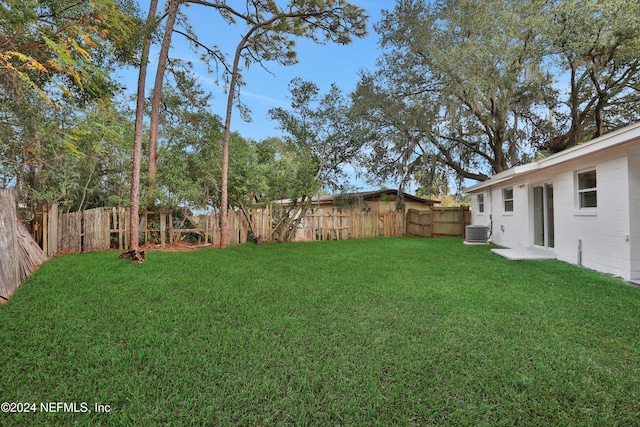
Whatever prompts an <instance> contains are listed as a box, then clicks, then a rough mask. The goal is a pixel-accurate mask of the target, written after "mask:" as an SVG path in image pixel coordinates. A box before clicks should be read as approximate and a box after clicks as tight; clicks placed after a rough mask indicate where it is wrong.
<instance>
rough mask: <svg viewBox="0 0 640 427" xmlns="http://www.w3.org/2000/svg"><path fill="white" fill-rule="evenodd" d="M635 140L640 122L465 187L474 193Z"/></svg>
mask: <svg viewBox="0 0 640 427" xmlns="http://www.w3.org/2000/svg"><path fill="white" fill-rule="evenodd" d="M635 140H640V122H638V123H634V124H631V125H629V126H625V127H623V128H621V129H618V130H615V131H613V132H609V133H607V134H605V135H602V136H600V137H598V138H595V139H592V140H591V141H588V142H585V143H584V144H580V145H576V146H575V147H571V148H567V149H566V150H564V151H561V152H559V153H556V154H553V155H551V156H549V157H545V158H544V159H540V160H536V161H535V162H531V163H528V164H526V165H522V166H515V167H513V168H511V169H507V170H506V171H503V172H500V173H498V174H495V175H494V176H493V177H492V178H491V179H488V180H486V181H483V182H479V183H478V184H475V185H472V186H469V187H466V188H463V189H462V191H464V192H465V193H473V192H475V191H479V190H482V189H484V188H487V187H490V186H492V185H496V184H499V183H501V182H505V181H508V180H511V179H513V178H517V177H520V176H523V175H526V174H529V173H532V172H536V171H539V170H542V169H544V168H548V167H551V166H556V165H559V164H561V163H565V162H568V161H571V160H576V159H579V158H581V157H585V156H588V155H590V154H594V153H598V152H601V151H604V150H607V149H610V148H613V147H617V146H619V145H623V144H627V143H629V142H633V141H635Z"/></svg>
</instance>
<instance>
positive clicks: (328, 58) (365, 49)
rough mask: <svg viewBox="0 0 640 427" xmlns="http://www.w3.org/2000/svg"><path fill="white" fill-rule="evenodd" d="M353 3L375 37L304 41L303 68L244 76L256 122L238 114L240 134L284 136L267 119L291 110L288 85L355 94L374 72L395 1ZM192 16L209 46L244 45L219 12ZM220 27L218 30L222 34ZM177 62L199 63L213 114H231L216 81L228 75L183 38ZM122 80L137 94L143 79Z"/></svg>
mask: <svg viewBox="0 0 640 427" xmlns="http://www.w3.org/2000/svg"><path fill="white" fill-rule="evenodd" d="M229 3H230V5H235V4H236V3H237V4H239V5H242V4H244V2H243V1H231V2H229ZM352 3H353V4H356V5H358V6H360V7H363V8H364V9H366V10H367V14H368V15H369V16H370V19H369V22H368V30H369V35H368V36H367V37H366V38H364V39H354V40H353V42H352V43H351V44H349V45H344V46H343V45H337V44H332V43H330V44H326V45H322V44H316V43H314V42H312V41H310V40H307V39H298V41H297V48H296V51H297V54H298V64H296V65H292V66H288V67H285V66H282V65H279V64H277V63H267V64H266V66H267V68H268V70H269V72H268V71H266V70H264V69H263V68H262V67H260V66H259V65H257V64H254V65H253V66H251V67H250V68H249V69H248V70H245V71H244V72H243V78H244V81H245V83H246V86H244V87H243V88H242V89H241V99H242V101H243V102H244V103H245V104H246V105H248V106H249V108H250V109H251V111H252V114H251V118H252V121H251V122H250V123H247V122H244V121H243V120H242V118H241V117H240V114H239V113H238V111H237V110H234V113H233V118H232V130H235V131H238V132H239V133H240V134H241V135H242V136H244V137H245V138H251V139H254V140H263V139H265V138H267V137H270V136H278V135H281V132H280V130H278V129H277V123H276V122H274V121H271V120H270V119H269V118H268V117H267V111H268V110H269V109H270V108H274V107H283V108H288V107H289V105H290V104H289V100H288V93H289V92H288V85H289V82H290V81H291V80H292V79H293V78H296V77H300V78H302V79H304V80H310V81H313V82H314V83H315V84H316V85H318V87H319V88H320V93H321V94H325V93H326V92H327V91H328V90H329V88H330V85H331V83H332V82H335V83H336V84H337V85H338V86H339V87H340V88H341V89H342V90H343V91H344V92H345V93H348V92H350V91H351V90H353V89H355V86H356V83H357V81H358V78H359V76H358V72H359V71H360V70H363V69H364V70H372V69H373V68H374V66H375V62H376V59H377V58H378V56H379V53H378V45H377V40H378V38H377V34H376V33H375V31H374V30H373V24H374V23H375V22H377V21H378V20H379V19H380V18H381V10H382V9H392V8H393V7H394V5H395V2H394V1H391V0H352ZM140 7H141V10H143V11H144V12H145V13H146V11H147V10H148V7H149V2H148V0H141V1H140ZM183 12H184V13H185V14H186V15H187V16H188V17H189V20H190V22H191V24H192V25H193V26H194V29H195V31H196V32H197V33H198V34H199V36H200V37H201V39H200V41H201V42H203V43H205V44H208V45H210V44H216V45H218V46H221V47H222V48H223V49H225V50H226V51H227V52H228V55H229V56H230V55H231V54H232V52H233V49H235V46H236V45H237V43H238V41H239V40H240V37H241V33H242V30H243V28H242V27H240V26H238V25H236V26H230V25H228V24H226V23H225V22H224V21H222V20H221V19H219V18H218V17H217V16H216V12H214V11H209V10H208V9H207V8H205V7H203V6H198V5H191V6H190V7H188V8H183ZM216 28H217V29H216ZM158 52H159V46H154V47H153V48H152V51H151V58H150V61H151V64H150V65H151V67H150V69H149V72H148V73H149V76H148V81H147V91H149V90H151V88H152V85H153V78H154V75H155V65H156V63H157V57H158ZM170 55H171V57H173V58H181V59H183V60H189V61H192V62H193V63H194V65H195V66H196V67H195V72H196V73H197V74H198V75H199V77H200V83H201V84H202V86H203V88H204V89H205V90H207V91H209V92H211V93H212V94H213V97H214V99H213V101H212V109H213V112H214V113H216V114H218V115H220V116H221V117H223V116H224V112H225V109H226V94H225V93H224V87H223V85H222V84H221V83H220V84H217V83H216V80H218V77H220V80H222V79H221V77H222V76H216V75H215V74H209V73H207V70H206V67H204V66H203V65H200V64H199V60H198V55H197V54H195V53H193V52H192V51H191V49H190V48H189V47H188V44H187V43H186V42H185V41H184V38H183V37H182V36H181V35H178V34H175V35H174V36H173V43H172V50H171V54H170ZM121 75H122V80H123V83H124V85H125V86H126V87H127V90H128V92H130V93H135V85H136V79H137V71H136V70H123V71H122V73H121Z"/></svg>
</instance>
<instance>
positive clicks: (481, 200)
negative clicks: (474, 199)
mask: <svg viewBox="0 0 640 427" xmlns="http://www.w3.org/2000/svg"><path fill="white" fill-rule="evenodd" d="M478 213H484V194H478Z"/></svg>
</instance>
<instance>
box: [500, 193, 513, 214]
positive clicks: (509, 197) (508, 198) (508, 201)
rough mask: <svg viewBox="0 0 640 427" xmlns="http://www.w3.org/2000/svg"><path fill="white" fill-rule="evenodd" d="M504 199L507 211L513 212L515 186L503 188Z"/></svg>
mask: <svg viewBox="0 0 640 427" xmlns="http://www.w3.org/2000/svg"><path fill="white" fill-rule="evenodd" d="M502 201H503V203H504V211H505V212H513V187H510V188H505V189H503V190H502Z"/></svg>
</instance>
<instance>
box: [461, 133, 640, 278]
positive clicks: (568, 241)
mask: <svg viewBox="0 0 640 427" xmlns="http://www.w3.org/2000/svg"><path fill="white" fill-rule="evenodd" d="M465 191H466V192H467V193H470V194H471V195H472V202H471V203H472V208H471V210H472V220H471V221H472V224H474V225H486V226H489V227H490V229H491V237H490V238H489V241H491V242H492V243H495V244H497V245H500V246H504V247H507V248H512V249H525V248H531V249H543V250H546V251H548V252H549V253H550V254H552V255H555V257H556V258H557V259H559V260H561V261H566V262H569V263H572V264H577V265H582V266H584V267H586V268H590V269H593V270H597V271H601V272H603V273H608V274H612V275H615V276H619V277H621V278H623V279H624V280H626V281H633V282H638V283H640V123H636V124H633V125H630V126H627V127H624V128H622V129H619V130H617V131H614V132H611V133H608V134H606V135H604V136H601V137H599V138H596V139H593V140H591V141H589V142H586V143H584V144H581V145H578V146H576V147H572V148H569V149H567V150H565V151H562V152H560V153H557V154H554V155H552V156H549V157H547V158H544V159H542V160H538V161H535V162H533V163H529V164H527V165H523V166H517V167H514V168H512V169H509V170H506V171H504V172H501V173H499V174H496V175H495V176H494V177H492V178H491V179H489V180H487V181H484V182H481V183H478V184H476V185H473V186H471V187H468V188H466V189H465Z"/></svg>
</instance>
